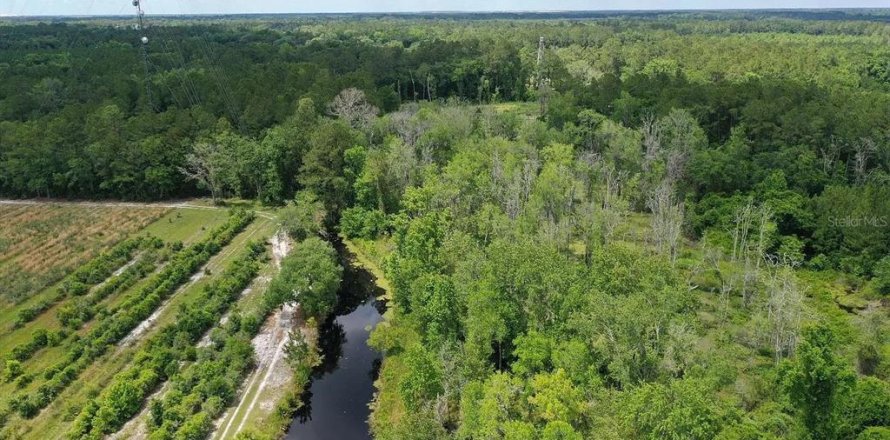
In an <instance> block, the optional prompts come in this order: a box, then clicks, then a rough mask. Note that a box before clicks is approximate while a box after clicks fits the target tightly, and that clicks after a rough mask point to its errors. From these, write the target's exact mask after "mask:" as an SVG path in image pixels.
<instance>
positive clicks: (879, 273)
mask: <svg viewBox="0 0 890 440" xmlns="http://www.w3.org/2000/svg"><path fill="white" fill-rule="evenodd" d="M874 274H875V276H874V278H873V281H874V283H875V288H876V289H877V290H878V292H880V293H881V294H882V295H890V256H887V257H884V258H882V259H881V261H878V263H877V264H875V269H874Z"/></svg>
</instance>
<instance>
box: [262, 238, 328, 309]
mask: <svg viewBox="0 0 890 440" xmlns="http://www.w3.org/2000/svg"><path fill="white" fill-rule="evenodd" d="M342 275H343V268H342V267H341V266H340V264H339V263H338V262H337V252H336V251H335V250H334V248H333V247H332V246H331V245H330V243H328V242H326V241H324V240H322V239H320V238H318V237H309V238H307V239H305V240H303V241H301V242H299V243H297V245H296V246H295V247H294V249H293V251H292V252H291V253H290V255H288V256H287V257H285V259H284V260H283V261H282V263H281V271H280V272H279V273H278V275H277V276H276V277H275V279H274V280H272V283H271V284H270V285H269V294H268V297H269V301H270V302H271V303H273V305H277V304H282V303H287V302H297V303H299V304H300V308H301V309H302V310H303V312H304V313H306V315H307V316H310V317H314V318H316V319H319V320H320V319H324V318H325V317H327V316H328V315H329V314H330V313H331V312H332V311H333V310H334V306H335V305H336V304H337V291H338V290H339V288H340V281H341V277H342Z"/></svg>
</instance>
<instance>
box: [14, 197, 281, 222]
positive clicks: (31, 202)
mask: <svg viewBox="0 0 890 440" xmlns="http://www.w3.org/2000/svg"><path fill="white" fill-rule="evenodd" d="M0 205H14V206H52V205H63V206H83V207H89V208H103V207H123V208H167V209H205V210H220V209H228V208H226V207H225V206H211V205H198V204H195V203H192V202H189V201H181V202H157V203H150V202H145V203H140V202H94V201H80V200H56V199H48V200H39V199H22V200H9V199H0ZM254 212H256V215H257V216H258V217H262V218H265V219H269V220H274V219H275V216H274V215H273V214H271V213H268V212H263V211H254Z"/></svg>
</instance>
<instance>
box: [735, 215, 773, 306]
mask: <svg viewBox="0 0 890 440" xmlns="http://www.w3.org/2000/svg"><path fill="white" fill-rule="evenodd" d="M755 225H756V227H757V231H756V234H757V235H756V236H754V238H753V241H752V239H751V237H750V234H751V229H752V228H753V227H754V226H755ZM771 227H772V210H771V209H769V207H767V206H759V207H755V206H754V204H753V203H752V202H750V201H749V202H748V203H747V204H745V206H743V207H741V208H739V209H737V210H736V213H735V217H734V225H733V231H732V237H733V240H732V258H731V261H732V262H733V263H737V262H741V263H742V275H741V277H742V280H741V281H742V286H741V293H742V299H743V301H744V303H745V305H750V304H751V301H752V293H753V288H754V286H755V285H756V284H757V279H758V276H759V271H760V264H761V262H762V261H763V259H764V258H765V257H766V255H765V254H766V246H767V242H768V239H769V236H768V235H769V232H770V228H771Z"/></svg>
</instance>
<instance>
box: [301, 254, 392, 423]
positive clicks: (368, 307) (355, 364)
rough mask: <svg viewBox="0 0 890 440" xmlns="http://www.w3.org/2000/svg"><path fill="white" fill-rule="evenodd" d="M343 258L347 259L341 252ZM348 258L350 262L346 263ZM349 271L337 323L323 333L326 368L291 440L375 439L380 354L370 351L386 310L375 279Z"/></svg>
mask: <svg viewBox="0 0 890 440" xmlns="http://www.w3.org/2000/svg"><path fill="white" fill-rule="evenodd" d="M340 252H341V255H344V254H345V251H344V250H343V249H340ZM346 258H347V256H344V258H343V259H344V260H345V259H346ZM343 266H344V268H345V270H344V273H343V284H342V286H341V288H340V299H339V304H338V305H337V310H336V311H335V313H334V315H335V316H333V317H332V318H330V319H328V321H327V322H325V323H324V324H323V325H322V326H321V328H320V330H319V347H320V348H321V350H322V353H323V354H324V362H323V364H322V365H320V366H319V367H318V368H316V369H315V371H314V372H313V375H312V381H311V383H310V385H309V386H308V387H307V390H306V391H305V392H304V394H303V402H304V406H303V407H302V408H301V409H300V410H299V411H298V412H297V414H296V416H295V417H294V421H293V422H292V423H291V426H290V429H289V430H288V433H287V436H286V438H287V439H289V440H329V439H337V440H340V439H342V440H353V439H357V440H362V439H370V438H371V435H370V433H369V432H368V416H369V415H370V409H369V408H368V404H369V403H370V402H371V399H372V397H373V393H374V380H375V379H376V378H377V372H378V370H379V367H380V354H379V353H377V352H375V351H374V350H373V349H371V348H370V347H368V344H367V341H368V335H369V334H370V331H371V329H373V328H374V326H375V325H377V323H378V322H380V320H381V319H382V316H381V314H382V312H383V311H384V308H385V306H384V304H383V303H382V302H381V301H378V300H376V299H375V298H376V297H377V296H378V295H379V294H380V292H379V291H378V289H377V288H376V286H375V285H374V283H373V279H372V277H371V275H370V274H369V273H368V272H366V271H363V270H361V269H356V268H353V267H351V266H350V265H349V264H348V263H347V261H343Z"/></svg>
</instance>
